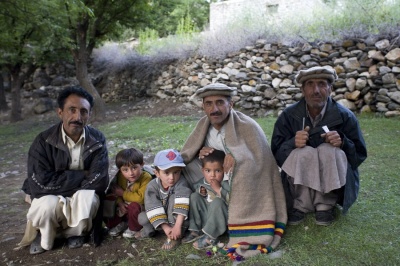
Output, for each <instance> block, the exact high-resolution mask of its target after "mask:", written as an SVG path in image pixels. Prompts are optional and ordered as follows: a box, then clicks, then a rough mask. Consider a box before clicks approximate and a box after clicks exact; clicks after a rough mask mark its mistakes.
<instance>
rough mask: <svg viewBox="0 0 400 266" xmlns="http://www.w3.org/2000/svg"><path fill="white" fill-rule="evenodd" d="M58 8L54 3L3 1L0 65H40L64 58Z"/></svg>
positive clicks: (61, 16) (0, 11)
mask: <svg viewBox="0 0 400 266" xmlns="http://www.w3.org/2000/svg"><path fill="white" fill-rule="evenodd" d="M58 9H59V6H58V4H57V2H53V1H45V0H39V1H36V2H32V1H29V0H20V1H18V2H13V1H0V52H1V54H2V56H1V57H0V65H9V66H10V67H11V66H14V65H17V64H26V63H31V64H37V65H40V64H43V63H45V62H49V61H53V60H56V59H58V58H60V57H62V56H65V55H66V54H65V53H63V50H62V49H61V48H62V45H61V43H63V42H64V41H65V37H64V36H65V34H66V30H65V29H64V27H62V25H61V22H60V21H61V20H62V18H63V14H58V13H57V12H55V11H54V10H58Z"/></svg>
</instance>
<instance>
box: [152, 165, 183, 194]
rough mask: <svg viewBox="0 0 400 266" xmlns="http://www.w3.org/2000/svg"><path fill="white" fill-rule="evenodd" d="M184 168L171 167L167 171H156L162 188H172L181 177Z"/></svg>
mask: <svg viewBox="0 0 400 266" xmlns="http://www.w3.org/2000/svg"><path fill="white" fill-rule="evenodd" d="M181 171H182V167H171V168H169V169H167V170H161V169H160V170H156V171H154V173H155V175H156V176H157V177H158V178H160V180H161V184H162V186H163V187H164V188H165V189H166V188H169V187H172V186H173V185H175V184H176V182H178V180H179V178H180V177H181Z"/></svg>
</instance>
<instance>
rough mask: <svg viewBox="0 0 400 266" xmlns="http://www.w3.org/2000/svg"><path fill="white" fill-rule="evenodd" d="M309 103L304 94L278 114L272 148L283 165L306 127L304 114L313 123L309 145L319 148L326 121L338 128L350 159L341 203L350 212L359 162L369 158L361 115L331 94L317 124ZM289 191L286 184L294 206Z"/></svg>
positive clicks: (356, 187) (341, 190)
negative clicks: (357, 116) (296, 137)
mask: <svg viewBox="0 0 400 266" xmlns="http://www.w3.org/2000/svg"><path fill="white" fill-rule="evenodd" d="M305 105H306V103H305V100H304V98H303V99H301V100H300V101H299V102H298V103H296V104H294V105H291V106H290V107H288V108H286V109H285V110H284V111H283V112H282V114H281V115H280V116H279V117H278V120H277V121H276V123H275V127H274V132H273V134H272V140H271V150H272V152H273V154H274V156H275V159H276V161H277V163H278V165H279V166H280V167H281V166H282V165H283V163H284V162H285V160H286V158H287V157H288V156H289V154H290V153H291V151H292V150H294V149H295V141H294V139H295V135H296V132H297V131H299V130H301V129H302V127H303V117H305V118H306V119H305V126H309V127H310V131H309V140H308V141H307V145H308V146H311V147H313V148H316V147H318V146H319V145H320V144H322V143H323V142H324V139H323V138H321V136H320V135H321V134H322V133H324V131H323V129H322V126H325V125H326V126H328V128H329V130H331V131H333V130H335V131H337V132H338V133H339V134H340V137H341V139H342V142H343V144H342V147H341V149H342V150H343V151H344V153H345V154H346V156H347V161H348V165H347V175H346V185H345V186H344V187H342V188H341V189H339V190H338V191H336V192H337V193H338V194H339V202H338V203H339V204H340V205H342V206H343V213H346V212H347V210H348V209H349V208H350V206H351V205H352V204H353V203H354V202H355V200H356V199H357V195H358V190H359V185H360V180H359V173H358V166H359V165H360V164H361V163H362V162H363V161H364V160H365V159H366V158H367V148H366V145H365V141H364V138H363V136H362V132H361V129H360V126H359V124H358V121H357V118H356V117H355V115H354V114H353V112H351V111H350V110H349V109H347V108H346V107H343V106H342V105H340V104H338V103H336V102H335V101H334V100H333V99H331V98H328V102H327V108H326V112H325V115H324V117H323V118H322V120H321V121H320V122H319V123H318V124H317V125H316V127H313V125H312V123H311V120H310V119H309V118H308V117H307V113H306V106H305ZM281 175H282V182H283V183H284V186H287V184H286V180H287V179H286V173H285V172H283V171H282V172H281ZM288 191H289V190H288V189H287V187H286V188H285V193H286V196H287V200H288V202H287V203H288V207H289V208H290V206H291V204H292V202H291V201H292V197H291V195H288V193H289V192H288Z"/></svg>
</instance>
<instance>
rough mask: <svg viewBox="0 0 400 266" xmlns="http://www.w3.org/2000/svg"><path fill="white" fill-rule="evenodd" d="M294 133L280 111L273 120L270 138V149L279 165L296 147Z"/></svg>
mask: <svg viewBox="0 0 400 266" xmlns="http://www.w3.org/2000/svg"><path fill="white" fill-rule="evenodd" d="M295 135H296V132H293V130H292V128H291V127H290V125H289V123H288V122H287V118H286V117H285V113H282V114H281V115H280V116H279V117H278V119H277V121H276V122H275V126H274V131H273V133H272V138H271V150H272V153H273V154H274V157H275V160H276V162H277V163H278V165H279V166H280V167H281V166H282V165H283V163H284V162H285V160H286V159H287V157H288V156H289V154H290V153H291V152H292V151H293V150H294V149H295V148H296V146H295Z"/></svg>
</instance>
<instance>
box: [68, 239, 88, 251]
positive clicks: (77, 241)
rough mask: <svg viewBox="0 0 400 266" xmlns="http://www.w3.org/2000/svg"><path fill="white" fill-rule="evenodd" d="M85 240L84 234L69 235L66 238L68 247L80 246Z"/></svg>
mask: <svg viewBox="0 0 400 266" xmlns="http://www.w3.org/2000/svg"><path fill="white" fill-rule="evenodd" d="M84 242H85V237H84V236H71V237H69V238H68V239H67V243H68V248H80V247H82V246H83V243H84Z"/></svg>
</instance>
